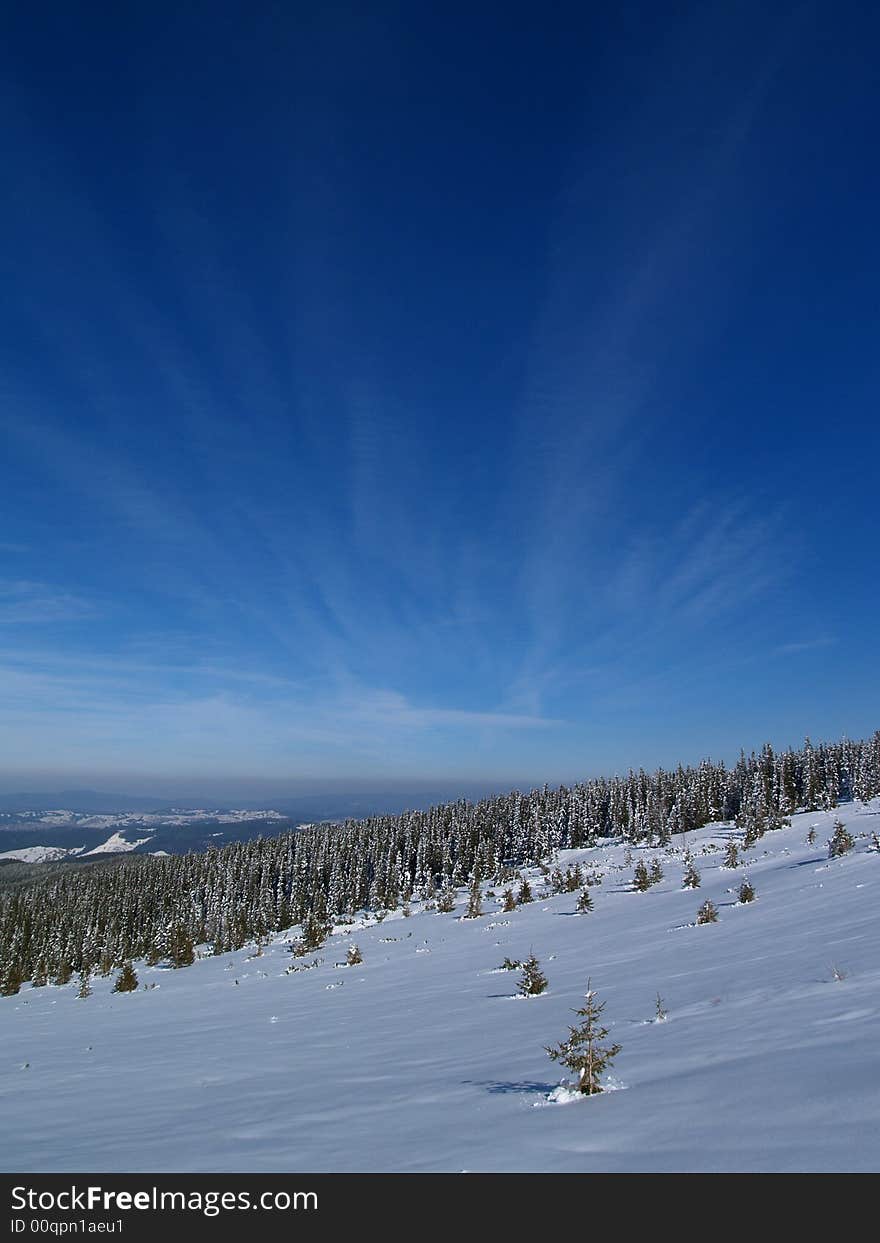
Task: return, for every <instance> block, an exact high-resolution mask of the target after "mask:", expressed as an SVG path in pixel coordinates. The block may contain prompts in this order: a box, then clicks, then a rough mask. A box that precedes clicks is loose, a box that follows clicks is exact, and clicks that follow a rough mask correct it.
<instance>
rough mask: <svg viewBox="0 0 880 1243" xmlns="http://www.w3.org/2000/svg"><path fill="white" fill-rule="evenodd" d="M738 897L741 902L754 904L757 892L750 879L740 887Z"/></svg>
mask: <svg viewBox="0 0 880 1243" xmlns="http://www.w3.org/2000/svg"><path fill="white" fill-rule="evenodd" d="M737 896H738V897H739V900H740V902H754V900H755V890H754V886H753V885H752V882H751V881H750V880H748V878H747V879H746V880H744V881H743V883H742V884H741V885H740V887H739V890H738V892H737Z"/></svg>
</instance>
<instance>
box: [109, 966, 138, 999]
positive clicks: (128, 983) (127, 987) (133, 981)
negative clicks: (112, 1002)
mask: <svg viewBox="0 0 880 1243" xmlns="http://www.w3.org/2000/svg"><path fill="white" fill-rule="evenodd" d="M137 986H138V978H137V972H136V971H135V969H134V967H133V966H132V964H131V963H130V962H125V963H123V965H122V970H121V971H120V972H119V975H118V976H117V977H116V983H115V984H114V985H113V992H114V993H133V992H134V991H135V989H136V988H137Z"/></svg>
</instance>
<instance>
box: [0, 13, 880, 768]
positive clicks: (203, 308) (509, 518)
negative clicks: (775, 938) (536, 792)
mask: <svg viewBox="0 0 880 1243" xmlns="http://www.w3.org/2000/svg"><path fill="white" fill-rule="evenodd" d="M5 24H6V29H5V31H4V39H3V45H2V47H0V70H2V72H0V80H2V85H0V118H2V119H0V129H2V152H3V157H2V158H3V167H4V181H5V184H6V188H5V190H4V194H3V197H2V200H0V229H2V238H3V243H4V244H3V247H2V254H3V258H2V264H3V273H2V277H3V288H4V298H3V300H2V307H0V316H2V321H0V322H2V334H0V350H2V355H0V360H2V365H0V378H2V389H0V427H2V436H3V462H4V471H3V488H2V494H0V515H2V523H0V754H2V757H3V758H2V761H0V780H2V782H3V784H4V785H5V786H6V787H7V788H10V787H12V786H19V787H20V786H21V785H27V784H28V781H29V780H31V779H33V780H38V779H45V780H53V779H55V778H56V777H58V778H59V779H68V778H69V779H71V780H73V781H80V780H88V781H91V782H95V781H98V782H103V784H105V785H111V784H113V785H115V786H117V787H119V786H120V784H122V785H125V784H128V787H129V789H131V790H132V792H134V791H135V790H136V789H137V788H146V787H147V786H148V785H149V784H150V783H151V782H153V783H154V784H155V782H157V781H158V782H159V783H162V782H164V783H165V785H166V786H170V785H174V783H177V784H178V785H181V784H183V785H186V784H188V785H189V786H190V787H192V785H193V784H194V783H201V788H204V789H209V788H210V787H211V784H212V782H213V783H215V786H216V788H218V789H219V788H220V786H221V785H222V784H223V783H224V782H225V783H227V784H229V783H231V784H233V785H234V783H235V782H240V783H241V788H242V789H244V788H245V786H248V783H250V787H252V788H254V789H256V788H257V787H258V786H260V783H267V784H269V785H273V787H274V788H279V789H280V788H282V786H284V785H285V783H292V784H295V783H296V782H298V781H304V780H309V781H313V782H315V781H317V782H326V783H327V784H328V785H332V784H333V783H334V782H339V783H346V782H352V781H354V782H357V781H359V780H363V779H365V778H367V777H370V778H377V779H381V778H389V779H391V778H400V779H407V780H411V779H421V778H425V779H436V778H443V779H444V780H449V781H451V782H453V783H454V782H455V781H457V780H462V781H463V780H465V779H467V780H479V781H487V782H491V781H495V780H498V781H503V782H507V781H519V782H532V781H542V780H544V779H547V780H551V781H553V780H557V779H570V778H574V777H578V776H586V775H589V774H591V773H595V772H601V771H613V770H618V769H623V768H626V767H627V766H629V765H639V764H644V765H645V766H649V765H653V764H655V763H676V762H677V761H678V760H684V761H688V760H696V759H698V758H699V757H700V756H702V755H706V754H712V755H714V756H724V757H729V756H735V754H736V753H737V752H738V749H739V747H740V745H745V746H746V747H747V748H748V747H752V746H757V745H760V744H761V742H762V741H763V740H764V739H765V738H769V739H771V740H772V741H774V742H775V743H778V744H781V745H786V744H788V743H796V742H798V741H799V740H800V739H801V738H802V737H803V735H804V734H806V733H810V734H811V735H812V736H813V737H814V738H815V737H820V736H829V737H830V736H838V735H840V734H842V733H849V734H850V735H852V736H860V735H861V734H863V733H866V732H869V731H872V730H873V729H874V728H876V727H877V726H878V724H880V717H878V713H877V706H878V689H880V677H878V660H877V652H876V648H877V621H876V618H877V604H878V589H877V510H878V450H880V444H878V440H880V436H878V430H877V396H878V381H880V352H878V348H877V339H878V317H880V307H878V299H877V288H876V273H877V271H878V267H880V253H878V251H880V243H878V235H880V231H878V229H877V224H876V204H877V198H878V189H880V186H878V175H877V169H876V161H875V160H874V159H873V158H872V153H873V150H874V147H875V146H876V119H877V111H878V102H880V101H878V89H877V85H876V64H875V49H876V46H877V40H878V37H880V12H878V11H877V10H873V11H872V6H866V5H859V4H852V5H849V4H845V3H844V4H839V3H838V4H833V5H832V4H824V3H814V4H801V5H789V4H779V5H776V4H766V3H762V4H752V3H740V4H708V5H707V4H685V3H681V4H675V3H672V4H655V3H650V4H647V3H646V4H639V3H626V4H621V5H611V6H608V5H602V6H598V5H597V6H590V5H582V4H581V5H566V4H563V5H559V6H554V7H553V9H552V10H549V11H546V12H545V11H542V10H540V9H539V8H536V7H535V6H518V5H513V6H510V5H500V4H498V5H495V4H486V5H477V6H470V5H468V6H459V5H455V4H451V5H444V6H433V5H420V4H416V5H403V4H385V3H376V4H371V5H365V6H358V5H353V6H352V5H346V6H343V5H337V4H334V3H328V4H325V5H319V6H314V5H308V6H307V5H299V4H295V3H292V4H289V5H274V4H260V3H256V4H249V5H244V4H223V3H219V4H217V3H213V4H210V5H207V4H205V5H199V4H193V5H184V6H180V5H171V4H164V3H159V4H151V5H123V6H118V8H116V9H114V8H112V7H108V6H104V5H102V6H92V7H91V8H90V6H81V5H79V6H77V5H74V6H69V5H55V6H53V5H50V6H48V8H46V7H42V6H41V7H40V8H39V9H34V8H33V7H32V6H31V7H29V6H18V9H17V10H16V11H15V12H13V13H11V14H7V16H6V18H5ZM260 788H262V786H261V787H260Z"/></svg>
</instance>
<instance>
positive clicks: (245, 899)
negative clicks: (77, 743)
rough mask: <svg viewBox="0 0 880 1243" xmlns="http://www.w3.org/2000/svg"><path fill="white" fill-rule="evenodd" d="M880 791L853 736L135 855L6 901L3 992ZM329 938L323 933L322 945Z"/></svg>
mask: <svg viewBox="0 0 880 1243" xmlns="http://www.w3.org/2000/svg"><path fill="white" fill-rule="evenodd" d="M877 794H880V730H878V731H877V732H876V733H875V734H874V735H873V736H872V737H871V738H869V739H866V740H863V741H859V742H854V741H851V740H849V739H844V740H842V741H840V742H835V743H821V744H817V745H813V744H812V743H811V742H810V741H809V739H807V741H806V742H805V744H804V746H803V747H802V748H801V749H800V750H796V751H795V750H791V749H789V750H787V751H784V752H775V751H774V750H773V748H772V747H771V746H770V744H769V743H768V744H766V745H765V746H764V747H763V748H762V750H761V751H760V752H759V753H754V752H753V753H752V754H751V755H749V756H746V755H745V754H741V755H740V758H739V760H738V761H737V763H736V764H735V765H734V766H733V767H728V766H726V765H725V764H724V763H723V762H718V763H716V762H713V761H711V760H708V759H707V760H703V761H702V762H701V763H700V764H699V765H697V766H696V767H687V768H684V767H681V766H679V767H677V768H676V769H674V770H664V769H662V768H660V769H657V770H656V771H655V772H654V773H647V772H645V771H644V770H642V769H640V770H639V771H638V772H633V771H630V772H629V773H628V774H627V775H626V776H625V777H623V776H615V777H611V778H604V777H603V778H593V779H591V780H589V781H586V782H582V783H577V784H575V785H572V786H565V785H562V786H559V787H556V788H552V789H551V788H550V787H548V786H546V785H545V786H544V787H543V788H542V789H536V790H532V791H530V792H529V793H523V792H521V791H518V790H514V791H511V792H510V793H507V794H498V795H493V796H491V797H489V798H484V799H481V800H479V801H477V802H469V801H466V800H459V801H457V802H452V803H445V804H442V805H439V806H436V807H432V808H430V809H428V810H422V811H407V812H404V813H403V814H401V815H394V816H391V815H384V816H374V817H370V818H369V819H366V820H362V821H355V820H345V821H343V822H341V823H336V824H331V823H328V824H320V825H311V826H308V827H305V828H301V829H299V830H296V831H294V832H291V833H284V834H281V835H279V836H277V837H268V838H256V839H253V840H251V841H248V842H234V843H231V844H229V845H227V846H223V847H220V848H212V849H209V850H207V851H205V852H202V853H192V854H188V855H182V856H170V857H165V858H154V857H148V856H132V857H128V858H126V859H124V860H121V861H119V862H117V863H115V864H114V865H112V866H108V867H104V868H95V869H88V870H79V869H70V870H68V871H64V872H62V873H60V874H57V873H56V874H54V875H52V876H51V877H50V878H49V879H47V880H44V881H38V882H35V883H34V884H33V885H31V886H28V887H27V888H24V889H20V890H16V891H12V892H9V893H6V894H3V895H0V993H2V994H4V995H11V994H13V993H16V992H17V991H18V989H19V988H20V986H21V984H22V983H24V982H25V981H27V980H30V981H31V982H32V983H33V984H35V985H41V984H45V983H47V982H52V983H66V982H67V981H68V980H69V979H70V978H71V976H72V975H73V974H74V973H80V974H83V973H86V974H88V973H90V972H92V971H97V972H99V973H101V974H109V973H110V972H111V971H112V970H114V969H116V968H120V967H123V966H124V965H125V964H126V963H128V962H131V961H132V960H137V959H144V960H145V961H146V962H147V963H154V964H155V963H159V962H167V963H169V964H170V965H172V966H176V967H182V966H186V965H188V964H189V963H191V962H192V961H193V959H194V957H195V953H196V947H198V946H208V947H210V949H212V950H213V952H215V953H218V954H219V953H224V952H226V951H229V950H234V949H240V948H241V947H242V946H244V945H245V944H246V943H247V942H249V941H252V940H255V939H257V940H259V939H260V938H265V937H266V936H268V935H269V934H270V933H273V932H279V931H283V930H284V929H287V928H291V927H293V926H294V925H303V926H304V927H305V929H306V931H307V934H308V936H309V937H310V938H311V939H312V940H314V939H315V938H320V935H321V932H322V930H323V929H327V928H329V927H330V926H332V925H333V924H343V925H344V924H346V923H351V922H353V919H354V915H355V912H358V911H364V910H367V911H373V912H382V911H389V910H395V909H399V908H400V907H401V906H404V907H405V906H407V904H408V903H409V902H410V901H412V900H413V899H417V900H418V901H421V902H423V903H425V904H427V905H428V906H429V907H431V906H433V907H435V908H436V909H438V910H440V911H443V910H448V909H450V901H449V895H450V894H451V893H453V891H454V890H455V889H457V888H460V887H461V886H465V885H471V886H472V887H473V886H474V885H475V883H476V885H479V882H480V881H485V880H492V881H493V882H495V883H499V884H504V883H505V882H509V881H511V880H513V879H514V878H515V877H516V872H517V869H518V868H522V867H530V866H534V865H537V864H540V863H546V862H547V861H549V860H551V859H552V858H553V857H554V856H555V854H556V852H557V851H559V850H564V849H577V848H582V847H588V846H593V845H596V844H597V843H599V842H600V841H602V840H603V839H608V838H622V839H624V840H626V841H628V842H631V843H633V844H638V843H645V844H649V845H657V846H661V845H665V844H667V843H669V842H670V841H671V840H672V838H673V836H674V835H676V834H683V833H687V832H688V831H689V830H691V829H697V828H700V827H702V826H703V825H704V824H708V823H709V822H711V821H714V820H726V821H730V820H736V822H737V824H738V826H739V827H740V828H741V829H742V830H743V832H744V835H745V841H746V844H751V843H753V842H755V841H757V840H758V838H760V837H761V836H762V835H763V834H764V833H766V832H768V831H770V830H772V829H774V828H778V827H780V826H781V825H782V824H783V823H785V821H786V818H787V817H788V816H789V815H791V813H793V812H794V811H797V810H801V809H802V810H815V809H830V808H833V807H835V806H836V805H837V803H838V802H840V801H848V800H850V799H853V798H856V799H860V800H867V799H869V798H872V797H874V796H875V795H877ZM318 943H320V940H318Z"/></svg>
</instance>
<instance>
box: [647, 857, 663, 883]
mask: <svg viewBox="0 0 880 1243" xmlns="http://www.w3.org/2000/svg"><path fill="white" fill-rule="evenodd" d="M649 876H650V881H651V884H652V885H659V884H660V882H661V880H662V879H663V868H662V866H661V864H660V860H659V859H652V860H651V871H650V873H649Z"/></svg>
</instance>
